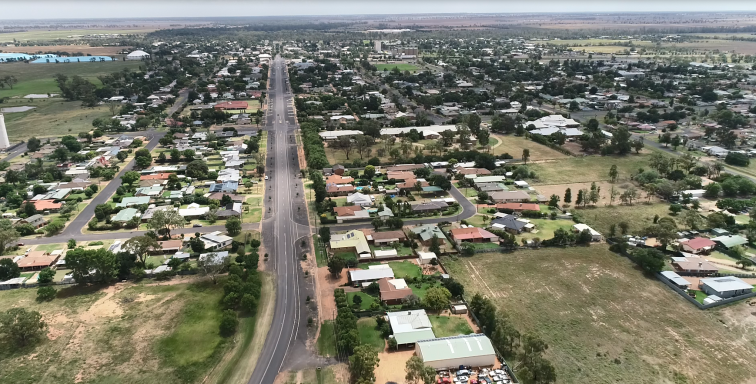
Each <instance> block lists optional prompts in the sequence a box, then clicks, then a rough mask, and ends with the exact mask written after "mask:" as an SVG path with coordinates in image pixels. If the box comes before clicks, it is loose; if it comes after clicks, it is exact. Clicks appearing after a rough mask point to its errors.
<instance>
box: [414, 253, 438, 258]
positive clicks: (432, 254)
mask: <svg viewBox="0 0 756 384" xmlns="http://www.w3.org/2000/svg"><path fill="white" fill-rule="evenodd" d="M417 257H419V258H420V260H430V259H436V258H438V257H437V256H436V254H435V253H434V252H418V253H417Z"/></svg>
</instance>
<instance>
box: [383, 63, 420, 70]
mask: <svg viewBox="0 0 756 384" xmlns="http://www.w3.org/2000/svg"><path fill="white" fill-rule="evenodd" d="M375 68H376V69H377V70H379V71H391V70H393V69H394V68H398V69H399V70H400V71H402V72H404V71H410V72H415V71H417V69H418V68H417V66H416V65H413V64H405V63H392V64H376V65H375Z"/></svg>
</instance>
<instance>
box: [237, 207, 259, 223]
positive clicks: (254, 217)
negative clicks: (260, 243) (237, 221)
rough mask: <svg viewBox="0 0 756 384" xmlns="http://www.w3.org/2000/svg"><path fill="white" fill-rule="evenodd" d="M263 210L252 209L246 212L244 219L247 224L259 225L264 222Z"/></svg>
mask: <svg viewBox="0 0 756 384" xmlns="http://www.w3.org/2000/svg"><path fill="white" fill-rule="evenodd" d="M262 214H263V211H262V208H250V209H249V212H244V213H243V216H242V219H243V221H244V222H245V223H257V222H259V221H260V220H262Z"/></svg>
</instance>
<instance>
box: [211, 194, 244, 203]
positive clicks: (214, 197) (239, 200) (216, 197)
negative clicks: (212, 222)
mask: <svg viewBox="0 0 756 384" xmlns="http://www.w3.org/2000/svg"><path fill="white" fill-rule="evenodd" d="M223 196H228V197H230V198H231V200H232V201H233V202H235V203H243V202H244V199H245V198H246V196H243V195H236V194H233V193H224V192H215V193H211V194H209V195H207V198H208V199H210V200H218V201H220V200H221V199H223Z"/></svg>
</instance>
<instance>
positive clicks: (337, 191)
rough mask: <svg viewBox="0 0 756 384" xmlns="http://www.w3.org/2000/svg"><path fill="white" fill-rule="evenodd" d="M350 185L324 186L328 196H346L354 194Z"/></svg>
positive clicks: (352, 186)
mask: <svg viewBox="0 0 756 384" xmlns="http://www.w3.org/2000/svg"><path fill="white" fill-rule="evenodd" d="M354 190H355V189H354V185H352V184H326V193H328V195H329V196H346V195H348V194H350V193H352V192H354Z"/></svg>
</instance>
